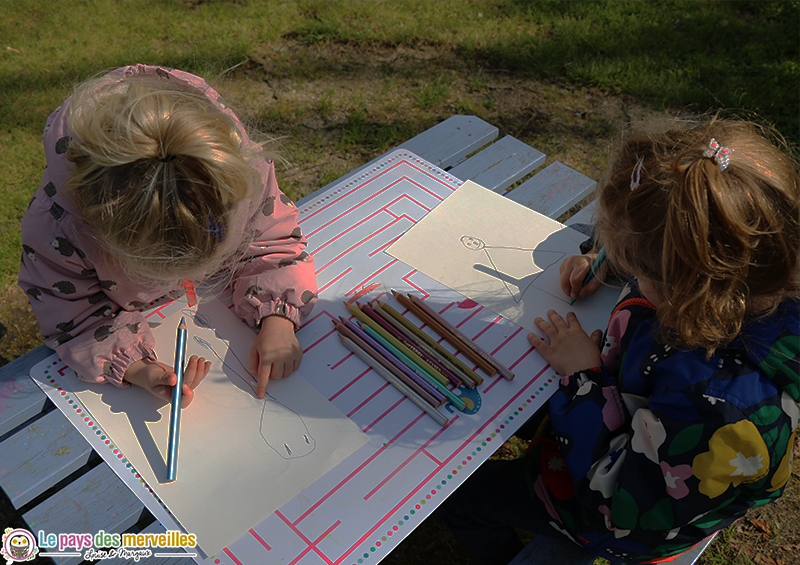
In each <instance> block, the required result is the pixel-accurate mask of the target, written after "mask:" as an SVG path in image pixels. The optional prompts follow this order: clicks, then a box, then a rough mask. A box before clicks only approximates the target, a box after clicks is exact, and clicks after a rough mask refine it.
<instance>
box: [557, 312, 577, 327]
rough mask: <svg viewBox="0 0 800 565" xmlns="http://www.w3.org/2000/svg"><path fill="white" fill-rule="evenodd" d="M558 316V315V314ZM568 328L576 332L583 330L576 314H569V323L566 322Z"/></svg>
mask: <svg viewBox="0 0 800 565" xmlns="http://www.w3.org/2000/svg"><path fill="white" fill-rule="evenodd" d="M556 316H558V314H556ZM565 325H566V326H569V327H570V328H575V329H576V330H583V326H581V323H580V322H579V321H578V316H576V315H575V312H567V321H566V322H565Z"/></svg>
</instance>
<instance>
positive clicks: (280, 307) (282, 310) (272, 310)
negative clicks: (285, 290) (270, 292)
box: [256, 300, 301, 331]
mask: <svg viewBox="0 0 800 565" xmlns="http://www.w3.org/2000/svg"><path fill="white" fill-rule="evenodd" d="M267 316H281V317H282V318H286V319H287V320H289V321H290V322H292V323H293V324H294V331H297V330H298V329H299V328H300V320H301V316H300V309H299V308H297V306H293V305H292V304H287V303H286V302H284V301H283V300H272V301H270V302H264V303H262V304H261V305H260V306H259V308H258V310H257V311H256V320H257V322H256V328H257V329H258V328H261V320H263V319H264V318H266V317H267Z"/></svg>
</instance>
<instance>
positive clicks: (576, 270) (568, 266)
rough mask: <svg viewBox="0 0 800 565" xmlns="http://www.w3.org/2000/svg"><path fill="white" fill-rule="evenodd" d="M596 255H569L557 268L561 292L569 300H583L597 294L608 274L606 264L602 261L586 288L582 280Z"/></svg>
mask: <svg viewBox="0 0 800 565" xmlns="http://www.w3.org/2000/svg"><path fill="white" fill-rule="evenodd" d="M595 257H597V253H594V254H587V255H571V256H570V257H567V258H566V259H564V261H562V262H561V266H560V267H559V268H558V269H559V272H560V273H561V290H563V291H564V294H566V295H567V296H569V297H570V298H573V299H575V298H583V297H585V296H590V295H592V294H594V293H595V292H597V290H598V289H599V288H600V285H601V284H602V282H603V280H604V279H605V277H606V274H607V273H608V262H607V261H603V263H602V265H600V267H599V268H598V270H597V272H596V273H595V276H594V277H593V278H592V280H590V281H589V282H588V283H587V285H586V286H582V285H583V279H585V278H586V275H587V274H589V271H590V270H591V268H592V262H594V259H595Z"/></svg>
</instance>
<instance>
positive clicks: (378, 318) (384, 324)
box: [361, 304, 463, 386]
mask: <svg viewBox="0 0 800 565" xmlns="http://www.w3.org/2000/svg"><path fill="white" fill-rule="evenodd" d="M361 311H362V312H364V313H365V314H366V315H367V316H369V317H370V318H372V319H373V320H375V323H377V324H380V326H381V327H382V328H383V329H385V330H386V331H387V332H389V333H390V334H392V336H394V338H395V339H397V340H398V341H399V342H400V343H402V344H405V345H406V346H407V347H408V348H409V349H411V351H413V352H414V353H416V354H417V355H419V356H420V357H422V358H423V359H424V360H425V361H427V362H428V364H430V365H431V366H432V367H433V368H434V369H436V370H437V371H439V373H441V374H442V375H444V376H445V377H446V378H447V380H448V381H450V382H451V383H453V384H454V385H455V386H461V385H462V384H463V383H462V381H461V379H459V378H458V377H457V376H455V375H454V374H453V373H451V372H450V371H448V370H447V369H446V368H445V367H443V366H442V365H441V363H439V362H438V361H437V360H436V359H434V358H433V357H431V356H430V355H429V354H428V353H427V352H426V351H423V349H422V348H421V347H419V345H418V344H417V343H416V342H415V341H411V340H409V339H408V338H407V337H406V336H405V334H402V333H400V332H399V331H397V329H396V328H395V327H394V326H393V325H391V324H389V322H387V321H386V320H385V319H384V318H383V316H381V315H380V314H379V313H378V312H376V311H375V310H374V309H373V308H371V307H370V306H369V305H366V304H365V305H362V306H361Z"/></svg>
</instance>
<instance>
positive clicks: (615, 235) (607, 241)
mask: <svg viewBox="0 0 800 565" xmlns="http://www.w3.org/2000/svg"><path fill="white" fill-rule="evenodd" d="M766 135H770V136H773V137H774V135H777V134H776V133H775V132H771V131H769V130H766V129H765V128H762V127H759V126H756V125H754V124H752V123H749V122H740V121H727V120H720V119H714V120H711V121H709V122H707V123H702V124H700V125H695V126H694V127H692V128H690V129H685V130H677V129H673V130H669V131H665V132H663V133H658V134H652V135H648V134H646V133H636V134H633V135H631V136H630V137H629V139H628V140H627V141H625V142H624V144H623V147H622V150H621V152H620V154H619V156H618V158H617V159H616V161H615V162H614V163H613V164H612V166H611V168H610V172H609V175H608V180H607V182H606V183H605V184H604V186H603V188H602V190H601V194H600V199H599V204H598V223H597V236H598V239H599V241H600V242H601V243H602V245H604V246H605V247H606V250H607V252H608V257H609V259H610V261H611V263H612V264H613V265H614V266H615V267H616V268H618V269H620V270H621V271H623V272H625V273H626V274H628V275H632V276H643V277H646V278H648V279H651V280H652V281H653V283H654V286H655V289H656V292H657V293H658V294H659V296H660V298H661V299H662V303H661V304H660V305H659V307H658V312H657V316H658V320H659V322H660V326H661V330H662V331H661V338H662V339H663V340H664V341H666V342H668V343H672V344H674V345H679V346H683V347H687V348H695V347H699V348H704V349H706V350H707V354H708V355H711V354H713V352H714V350H715V349H716V348H718V347H721V346H723V345H726V344H728V343H730V342H731V341H732V340H733V339H734V338H735V337H736V336H737V335H739V334H740V333H741V331H742V327H743V324H744V323H745V319H746V318H747V317H748V316H751V315H752V314H753V313H754V310H755V311H757V310H759V309H760V308H762V307H763V305H764V304H767V305H768V306H771V307H773V308H774V307H775V306H777V304H778V303H779V302H780V301H781V300H783V299H786V298H787V297H788V296H790V295H792V294H794V295H796V294H797V290H798V289H797V286H796V285H797V282H798V280H797V275H798V265H800V263H798V258H799V257H800V179H799V178H798V174H797V170H796V165H795V163H794V162H793V160H792V158H791V157H790V156H789V155H787V154H786V153H784V152H782V151H780V150H778V149H777V148H776V147H775V146H774V145H773V144H772V143H771V142H770V141H768V140H767V138H766V137H765V136H766ZM712 138H714V139H716V141H717V142H719V143H720V144H721V145H723V146H725V147H729V148H730V149H732V150H733V151H732V153H730V162H729V165H728V167H727V168H726V169H725V170H724V171H721V170H720V167H719V165H718V163H717V162H715V160H714V159H711V158H708V157H705V156H704V155H703V153H704V151H705V150H707V149H708V148H709V142H710V141H711V139H712ZM641 158H643V162H642V166H641V179H640V181H639V182H640V186H639V187H638V188H635V189H632V188H631V174H632V172H633V171H634V168H635V167H636V165H637V162H638V161H639V160H640V159H641Z"/></svg>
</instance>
